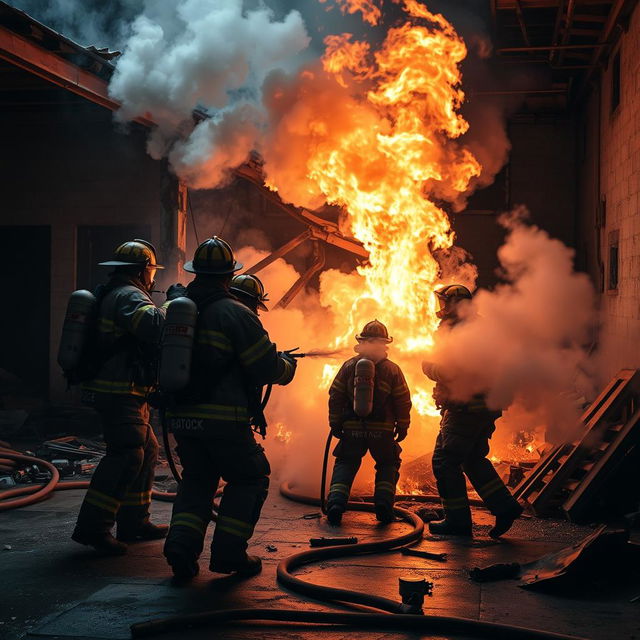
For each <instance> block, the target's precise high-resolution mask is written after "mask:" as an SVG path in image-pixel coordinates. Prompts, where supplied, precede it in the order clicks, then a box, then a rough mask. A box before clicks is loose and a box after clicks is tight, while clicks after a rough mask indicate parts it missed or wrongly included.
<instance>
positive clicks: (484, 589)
mask: <svg viewBox="0 0 640 640" xmlns="http://www.w3.org/2000/svg"><path fill="white" fill-rule="evenodd" d="M82 495H83V491H68V492H61V493H58V494H57V495H55V496H54V497H53V498H52V499H50V500H48V501H45V502H42V503H39V504H36V505H32V506H30V507H26V508H23V509H19V510H15V511H9V512H4V513H1V514H0V575H1V576H2V586H1V589H2V590H1V592H0V638H2V639H3V640H18V639H20V638H31V637H42V638H83V639H87V640H88V639H94V638H112V639H118V638H128V637H129V625H130V624H132V623H134V622H138V621H142V620H149V619H153V618H157V617H167V616H170V615H175V614H178V613H190V612H199V611H206V610H210V609H224V608H247V607H248V608H254V607H268V608H295V609H306V610H316V611H323V610H324V611H326V610H329V609H330V607H329V606H327V605H324V604H322V603H320V602H313V601H308V600H304V599H303V598H301V597H298V596H296V595H294V594H291V593H288V592H286V591H283V590H282V589H281V588H280V587H279V586H278V585H277V583H276V566H277V563H278V561H279V560H281V559H282V558H284V557H286V556H289V555H291V554H293V553H298V552H300V551H302V550H304V549H307V548H309V547H308V541H309V538H311V537H318V536H322V535H325V536H330V535H354V536H357V537H358V539H359V540H360V541H365V540H366V541H371V540H376V539H382V538H384V537H387V536H388V535H389V534H390V533H400V532H404V531H407V530H408V525H407V524H405V523H402V522H397V523H393V524H392V525H390V526H388V527H382V526H380V525H378V524H377V523H376V521H375V520H374V519H373V516H372V515H370V514H366V513H348V514H346V515H345V517H344V520H343V526H342V527H341V529H340V530H336V529H334V528H332V527H330V526H328V524H327V523H326V520H324V519H321V520H319V519H309V520H307V519H304V518H303V516H304V515H305V514H309V513H313V512H316V511H318V510H317V508H314V507H311V506H308V505H302V504H296V503H292V502H290V501H288V500H286V499H284V498H282V497H281V496H280V495H278V492H277V490H276V489H272V491H271V495H270V497H269V500H268V502H267V504H266V505H265V509H264V511H263V517H262V519H261V520H260V523H259V524H258V527H257V529H256V535H255V537H254V538H253V540H252V545H251V549H250V551H251V552H252V553H256V554H259V555H260V556H261V557H262V558H263V562H264V569H263V572H262V574H260V575H259V576H256V577H254V578H251V579H249V580H244V581H237V580H235V579H229V578H228V577H222V576H220V575H219V574H211V573H209V572H208V570H207V566H208V561H209V554H208V550H207V549H206V547H205V553H204V554H203V557H202V558H201V561H200V566H201V574H200V575H199V576H198V577H197V578H196V580H194V582H193V583H192V584H191V585H190V586H189V587H186V588H185V587H183V588H177V587H174V586H172V585H171V584H170V579H169V572H168V567H167V565H166V564H165V561H164V558H163V556H162V553H161V548H162V543H161V542H148V543H140V544H136V545H131V546H130V549H129V553H128V554H127V555H126V556H123V557H119V558H105V557H98V556H96V555H95V554H94V553H93V552H92V551H91V550H90V549H88V548H86V547H81V546H79V545H77V544H75V543H73V542H72V541H71V540H70V538H69V536H70V534H71V531H72V529H73V525H74V522H75V516H76V512H77V509H78V505H79V503H80V500H81V498H82ZM170 510H171V505H170V504H167V503H161V502H154V505H153V514H154V520H155V521H157V522H162V521H165V522H166V521H168V519H169V514H170ZM474 520H475V523H476V526H475V530H474V538H473V540H464V539H450V540H447V539H444V538H438V537H433V536H430V535H429V534H427V537H426V538H425V539H424V540H423V541H422V543H421V544H420V545H418V546H416V547H415V548H417V549H423V550H428V551H433V552H445V553H447V554H448V561H447V562H446V563H442V562H438V561H435V560H427V559H422V558H416V557H409V556H403V555H401V554H400V553H399V552H389V553H383V554H377V555H367V556H356V557H351V558H344V559H342V560H340V561H330V562H323V563H318V564H315V565H310V566H307V567H304V568H303V569H301V570H300V571H299V572H297V574H298V575H300V576H303V577H304V578H305V579H306V580H309V581H312V582H315V583H317V584H322V585H331V586H336V587H344V588H348V589H355V590H358V591H365V592H369V593H374V594H376V595H382V596H385V597H387V598H391V599H394V600H399V595H398V578H399V577H404V576H414V577H415V576H419V577H424V578H426V579H428V580H430V581H432V582H433V583H434V590H433V597H432V598H430V599H428V600H427V602H426V607H425V613H426V615H429V613H432V614H434V615H447V616H462V617H465V618H473V619H479V620H484V621H492V622H501V623H506V624H511V625H518V626H526V627H532V628H537V629H544V630H550V631H555V632H558V633H566V634H573V635H576V636H582V637H584V638H593V639H598V640H599V639H602V640H605V639H606V640H609V639H611V638H616V639H631V638H640V603H630V602H629V600H630V599H631V598H632V597H634V596H637V595H638V594H640V587H636V588H635V591H634V589H633V588H632V587H628V586H627V587H620V588H618V589H611V588H609V587H608V588H606V589H605V588H603V589H602V591H601V592H600V593H598V594H595V595H590V596H589V597H588V598H586V597H584V596H581V597H575V596H574V597H566V596H565V597H560V596H552V595H547V594H541V593H535V592H531V591H525V590H523V589H520V588H519V587H518V586H517V582H516V581H514V580H506V581H501V582H493V583H483V584H477V583H474V582H471V581H470V580H469V579H468V577H467V572H468V570H469V569H470V568H473V567H476V566H480V567H483V566H487V565H490V564H494V563H497V562H516V561H517V562H527V561H529V560H534V559H536V558H538V557H540V556H541V555H543V554H545V553H549V552H552V551H556V550H558V549H560V548H562V547H564V546H566V545H567V544H570V543H573V542H575V541H577V540H579V539H580V538H582V537H584V536H585V535H587V534H589V533H590V532H592V529H590V528H588V527H578V526H576V525H572V524H569V523H566V522H561V521H552V520H537V519H532V518H529V519H522V520H520V521H518V522H517V523H516V524H515V525H514V527H513V529H512V530H511V532H509V534H508V535H507V536H506V537H505V538H504V539H503V540H502V541H499V542H497V541H493V540H491V539H490V538H489V537H488V536H487V532H488V529H489V526H490V524H491V521H492V518H491V517H490V516H489V514H487V513H486V512H484V511H483V510H480V509H478V510H476V511H475V512H474ZM211 528H212V527H210V530H209V532H208V536H207V542H208V541H209V540H210V538H211ZM5 546H10V547H11V548H10V549H5ZM267 547H269V548H270V549H272V550H271V551H269V550H267ZM3 549H4V550H3ZM334 610H335V608H334ZM342 610H344V609H342ZM163 637H164V638H167V639H168V640H170V639H178V638H189V639H191V638H193V639H194V640H195V639H196V638H205V637H206V638H224V639H229V640H235V639H236V638H252V639H253V638H264V639H268V640H271V639H274V640H275V639H276V638H277V639H284V640H294V639H296V640H297V639H299V640H307V639H311V638H319V637H321V638H327V639H329V638H330V639H331V640H340V639H343V638H344V639H345V640H346V638H349V639H350V640H361V639H362V640H364V639H365V638H366V639H371V640H377V639H378V638H402V639H404V640H408V639H412V638H418V637H423V638H426V637H431V636H420V635H418V634H410V633H391V632H383V631H371V630H369V631H357V630H353V629H344V628H342V629H335V628H333V629H326V630H324V631H322V632H320V631H319V630H318V628H317V627H315V628H310V627H308V626H304V625H296V626H284V625H279V626H267V625H262V624H255V623H252V625H251V626H249V625H244V626H235V627H230V626H229V627H225V628H219V629H206V630H205V629H203V630H192V631H181V632H179V633H172V634H169V635H165V636H163ZM432 637H443V636H432ZM446 637H456V638H462V637H463V636H446Z"/></svg>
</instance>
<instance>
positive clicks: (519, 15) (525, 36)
mask: <svg viewBox="0 0 640 640" xmlns="http://www.w3.org/2000/svg"><path fill="white" fill-rule="evenodd" d="M516 16H517V18H518V24H519V25H520V31H521V32H522V39H523V40H524V43H525V44H526V45H527V47H530V46H531V40H530V39H529V33H528V32H527V23H526V22H525V19H524V13H523V12H522V2H521V0H516Z"/></svg>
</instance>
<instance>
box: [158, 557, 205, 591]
mask: <svg viewBox="0 0 640 640" xmlns="http://www.w3.org/2000/svg"><path fill="white" fill-rule="evenodd" d="M164 555H165V557H166V559H167V562H168V563H169V566H170V567H171V571H173V583H174V584H175V585H176V586H181V585H184V584H187V583H188V582H191V580H193V578H195V577H196V576H197V575H198V573H199V571H200V567H199V566H198V561H197V560H194V559H193V558H192V557H190V556H189V555H188V554H185V553H181V552H180V551H179V550H178V549H174V550H165V552H164Z"/></svg>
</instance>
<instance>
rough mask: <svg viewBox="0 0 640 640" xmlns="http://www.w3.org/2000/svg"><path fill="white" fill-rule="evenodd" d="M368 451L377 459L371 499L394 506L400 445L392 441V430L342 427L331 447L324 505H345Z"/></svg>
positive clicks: (380, 504) (385, 505) (342, 506)
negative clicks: (339, 434) (374, 430)
mask: <svg viewBox="0 0 640 640" xmlns="http://www.w3.org/2000/svg"><path fill="white" fill-rule="evenodd" d="M367 451H369V452H370V453H371V456H372V457H373V459H374V460H375V462H376V465H375V469H376V478H375V491H374V502H375V504H376V506H378V507H383V508H389V509H391V508H392V507H393V502H394V500H395V495H396V483H397V482H398V478H399V477H400V473H399V469H400V462H401V460H400V453H401V451H402V449H401V448H400V445H399V444H398V443H397V442H395V440H394V439H393V434H392V433H380V432H368V431H364V430H363V431H355V430H353V431H351V430H345V432H344V435H343V436H342V438H341V440H340V442H339V443H338V444H337V446H336V448H335V449H334V450H333V455H334V456H335V457H336V463H335V466H334V467H333V475H332V476H331V485H330V487H329V498H328V500H327V508H331V507H333V506H338V507H340V508H342V509H343V510H344V509H346V506H347V502H348V501H349V494H350V493H351V485H352V484H353V481H354V479H355V477H356V474H357V473H358V469H359V468H360V464H361V463H362V458H363V456H364V455H365V454H366V453H367Z"/></svg>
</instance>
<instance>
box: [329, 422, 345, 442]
mask: <svg viewBox="0 0 640 640" xmlns="http://www.w3.org/2000/svg"><path fill="white" fill-rule="evenodd" d="M343 433H344V431H343V430H342V426H340V425H337V426H335V427H331V435H332V436H333V437H334V438H338V440H340V438H342V435H343Z"/></svg>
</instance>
